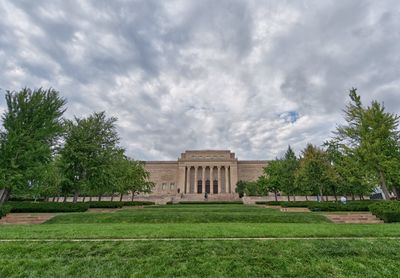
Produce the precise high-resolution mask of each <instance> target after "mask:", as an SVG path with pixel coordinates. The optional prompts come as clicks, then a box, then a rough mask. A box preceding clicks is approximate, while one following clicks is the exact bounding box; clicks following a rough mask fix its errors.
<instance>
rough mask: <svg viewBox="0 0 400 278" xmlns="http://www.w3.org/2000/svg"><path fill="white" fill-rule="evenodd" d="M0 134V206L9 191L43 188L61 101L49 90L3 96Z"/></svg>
mask: <svg viewBox="0 0 400 278" xmlns="http://www.w3.org/2000/svg"><path fill="white" fill-rule="evenodd" d="M5 98H6V105H7V110H6V112H5V113H4V114H3V116H2V120H3V129H2V130H0V188H3V191H2V192H3V194H2V195H3V196H0V205H1V204H2V203H3V202H4V201H5V200H7V198H8V196H9V195H10V193H11V191H14V192H15V193H17V194H18V193H21V192H22V193H24V192H27V191H29V189H30V188H32V187H37V186H39V185H40V184H43V177H44V175H42V173H43V172H46V171H47V170H48V169H47V168H48V166H49V164H50V162H51V161H52V158H53V156H54V154H55V153H56V151H57V150H58V140H59V138H60V136H61V134H62V132H63V124H62V115H63V114H64V112H65V109H64V105H65V103H66V101H65V99H63V98H61V97H60V96H59V93H58V92H57V91H55V90H53V89H48V90H44V89H42V88H40V89H37V90H33V91H32V90H31V89H28V88H25V89H22V90H21V91H19V92H10V91H7V93H6V96H5ZM0 195H1V194H0Z"/></svg>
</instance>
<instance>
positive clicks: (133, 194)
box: [132, 192, 135, 202]
mask: <svg viewBox="0 0 400 278" xmlns="http://www.w3.org/2000/svg"><path fill="white" fill-rule="evenodd" d="M133 197H135V193H133V192H132V202H133Z"/></svg>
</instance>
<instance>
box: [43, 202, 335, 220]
mask: <svg viewBox="0 0 400 278" xmlns="http://www.w3.org/2000/svg"><path fill="white" fill-rule="evenodd" d="M221 222H230V223H233V222H241V223H322V222H328V220H327V219H326V218H325V217H324V216H322V215H319V214H314V213H284V212H280V211H278V210H274V209H266V208H262V207H258V206H243V205H174V206H162V207H148V208H143V209H127V210H121V211H117V212H113V213H90V214H88V213H71V214H65V215H60V216H56V217H55V218H53V219H51V220H50V221H48V223H221Z"/></svg>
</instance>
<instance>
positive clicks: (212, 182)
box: [210, 166, 214, 194]
mask: <svg viewBox="0 0 400 278" xmlns="http://www.w3.org/2000/svg"><path fill="white" fill-rule="evenodd" d="M213 171H214V166H210V194H214V176H213Z"/></svg>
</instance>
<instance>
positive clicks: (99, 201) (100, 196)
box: [99, 194, 101, 202]
mask: <svg viewBox="0 0 400 278" xmlns="http://www.w3.org/2000/svg"><path fill="white" fill-rule="evenodd" d="M99 202H101V194H100V195H99Z"/></svg>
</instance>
